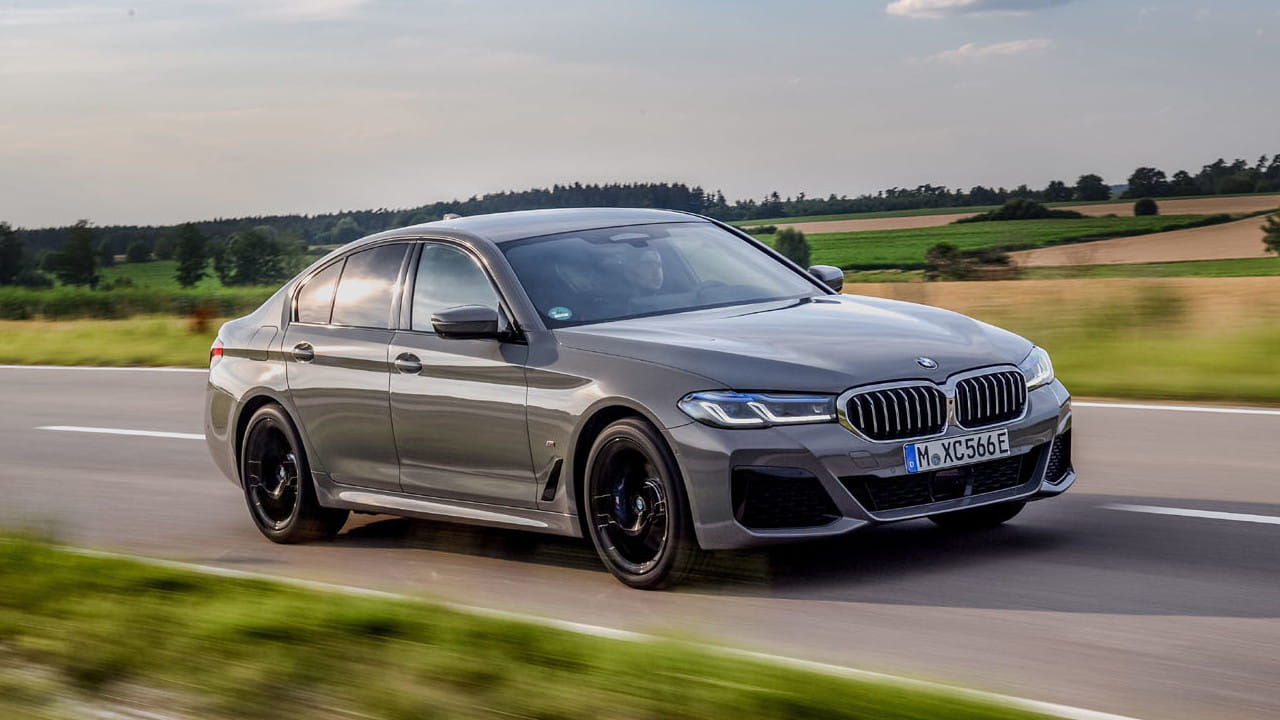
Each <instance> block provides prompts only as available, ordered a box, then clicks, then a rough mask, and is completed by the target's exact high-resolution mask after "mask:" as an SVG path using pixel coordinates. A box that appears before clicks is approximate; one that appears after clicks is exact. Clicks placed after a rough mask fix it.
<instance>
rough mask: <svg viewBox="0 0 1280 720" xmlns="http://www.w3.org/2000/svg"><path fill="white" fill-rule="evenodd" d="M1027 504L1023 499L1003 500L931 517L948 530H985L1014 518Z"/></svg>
mask: <svg viewBox="0 0 1280 720" xmlns="http://www.w3.org/2000/svg"><path fill="white" fill-rule="evenodd" d="M1026 504H1027V503H1026V502H1023V501H1019V502H1003V503H997V504H995V505H985V506H983V507H976V508H972V509H969V510H956V511H955V512H949V513H942V514H941V515H930V516H929V519H930V520H932V521H933V522H934V524H936V525H937V526H938V527H943V528H946V529H948V530H985V529H987V528H993V527H996V526H997V525H1002V524H1004V523H1006V522H1008V521H1010V520H1012V519H1013V517H1014V516H1015V515H1017V514H1018V513H1020V512H1022V508H1023V507H1025V506H1026Z"/></svg>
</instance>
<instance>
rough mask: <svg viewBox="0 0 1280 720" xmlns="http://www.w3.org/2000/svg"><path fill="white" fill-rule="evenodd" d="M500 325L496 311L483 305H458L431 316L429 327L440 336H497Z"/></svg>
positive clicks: (467, 337) (466, 337)
mask: <svg viewBox="0 0 1280 720" xmlns="http://www.w3.org/2000/svg"><path fill="white" fill-rule="evenodd" d="M500 327H501V322H500V319H499V317H498V311H497V310H496V309H494V308H491V307H485V306H483V305H459V306H457V307H451V308H445V309H444V310H441V311H439V312H437V313H435V314H433V315H432V316H431V328H432V329H433V330H435V331H436V334H437V335H439V336H440V337H442V338H456V339H460V340H464V339H482V338H497V337H498V335H499V334H500V332H499V328H500Z"/></svg>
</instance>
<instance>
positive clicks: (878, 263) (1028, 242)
mask: <svg viewBox="0 0 1280 720" xmlns="http://www.w3.org/2000/svg"><path fill="white" fill-rule="evenodd" d="M1205 217H1206V216H1202V215H1155V216H1145V217H1114V218H1108V217H1100V218H1083V219H1079V220H1018V221H1011V222H985V223H970V224H965V225H944V226H941V227H931V228H915V229H909V230H872V231H863V232H848V233H831V234H822V235H810V236H808V239H809V244H810V246H811V247H812V248H813V252H812V255H811V262H813V263H814V264H823V265H835V266H836V267H841V268H845V269H877V268H912V267H920V266H921V265H923V263H924V255H925V252H926V251H928V249H929V248H931V247H933V246H934V245H937V244H938V243H943V242H947V243H951V244H952V245H955V246H956V247H959V248H962V249H975V248H986V247H1002V248H1010V249H1030V248H1036V247H1044V246H1048V245H1056V244H1063V243H1068V242H1078V241H1084V240H1100V239H1103V238H1108V237H1122V236H1130V235H1143V234H1149V233H1156V232H1165V231H1168V230H1176V229H1179V228H1183V227H1189V226H1194V225H1195V224H1196V223H1201V222H1204V218H1205ZM760 239H761V240H763V241H765V242H769V243H772V242H773V236H771V235H763V236H760Z"/></svg>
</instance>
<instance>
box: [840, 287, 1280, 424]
mask: <svg viewBox="0 0 1280 720" xmlns="http://www.w3.org/2000/svg"><path fill="white" fill-rule="evenodd" d="M850 290H851V291H856V292H857V293H858V294H862V295H873V296H876V297H887V298H893V299H898V300H907V301H910V302H920V303H925V304H928V305H936V306H938V307H944V308H947V309H950V310H955V311H957V312H962V313H965V314H967V315H971V316H973V317H976V318H978V319H980V320H985V321H987V322H990V323H992V324H994V325H998V326H1000V327H1004V328H1008V329H1009V330H1013V331H1014V332H1017V333H1020V334H1022V335H1025V336H1026V337H1028V338H1030V339H1031V340H1033V341H1034V342H1036V343H1037V344H1040V345H1042V346H1044V347H1046V348H1047V349H1049V351H1050V352H1051V353H1052V355H1053V358H1054V363H1055V365H1056V367H1057V370H1058V376H1059V377H1060V378H1062V380H1063V382H1065V383H1066V384H1067V386H1068V388H1070V389H1071V390H1072V391H1073V392H1075V393H1076V394H1079V395H1091V396H1107V397H1132V398H1150V399H1187V400H1228V401H1243V402H1260V403H1280V321H1278V320H1277V319H1278V318H1280V277H1239V278H1195V277H1184V278H1100V279H1072V280H1023V281H1018V282H968V283H881V284H877V283H867V284H858V285H856V286H852V287H851V288H850Z"/></svg>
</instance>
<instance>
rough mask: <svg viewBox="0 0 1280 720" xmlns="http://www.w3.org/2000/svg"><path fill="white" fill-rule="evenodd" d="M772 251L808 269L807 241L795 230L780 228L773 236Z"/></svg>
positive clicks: (802, 234)
mask: <svg viewBox="0 0 1280 720" xmlns="http://www.w3.org/2000/svg"><path fill="white" fill-rule="evenodd" d="M774 237H775V239H774V246H773V247H774V249H775V250H777V251H778V252H780V253H782V254H783V255H785V256H786V257H787V259H788V260H790V261H791V262H793V263H795V264H797V265H799V266H800V267H802V268H807V267H809V241H808V239H806V238H805V236H804V233H802V232H800V231H799V230H796V229H795V228H782V229H781V230H779V231H778V234H777V235H776V236H774Z"/></svg>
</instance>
